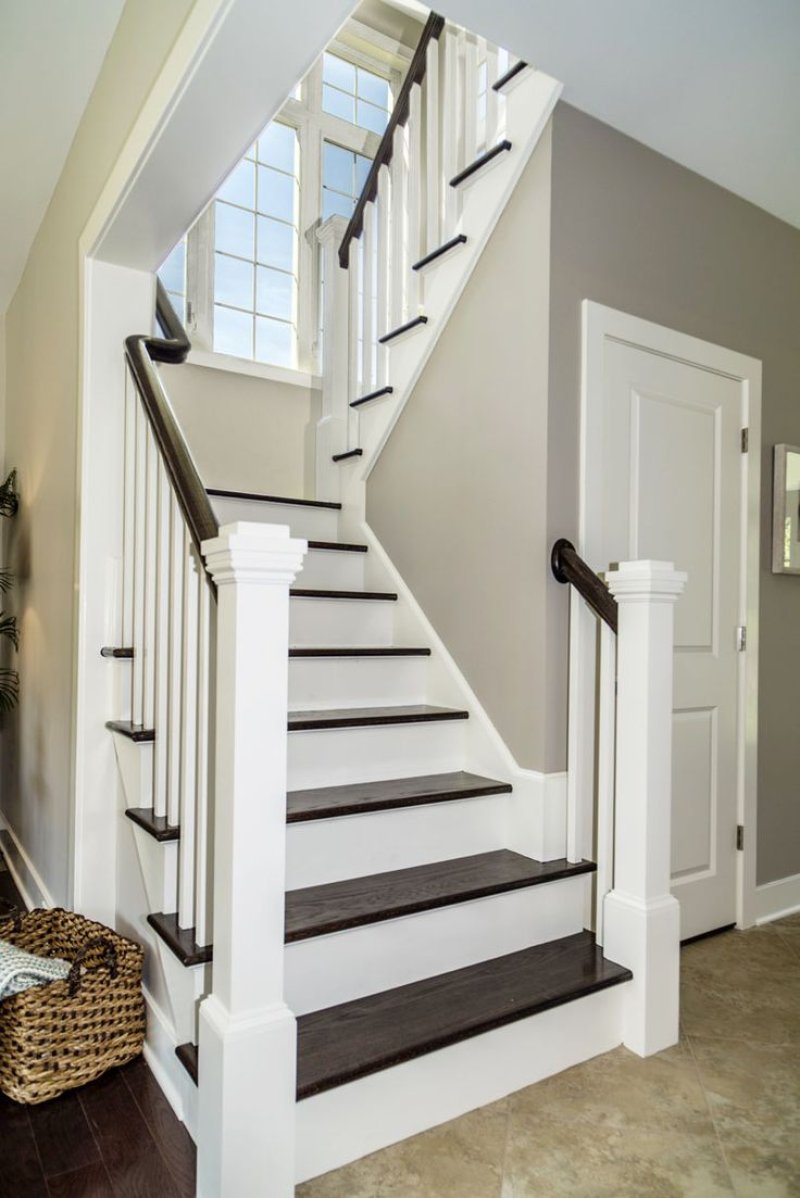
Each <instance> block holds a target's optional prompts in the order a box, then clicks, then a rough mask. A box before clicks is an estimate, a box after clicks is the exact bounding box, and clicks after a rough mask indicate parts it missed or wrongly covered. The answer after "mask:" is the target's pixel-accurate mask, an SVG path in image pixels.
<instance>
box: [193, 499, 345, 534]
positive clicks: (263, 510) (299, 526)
mask: <svg viewBox="0 0 800 1198" xmlns="http://www.w3.org/2000/svg"><path fill="white" fill-rule="evenodd" d="M211 506H212V507H213V509H214V511H215V513H216V515H217V519H218V520H219V522H220V524H235V523H236V522H237V521H239V520H245V521H248V522H253V523H255V524H288V525H289V528H290V529H291V531H292V536H293V537H305V538H306V539H307V540H314V541H336V540H338V536H337V530H338V526H339V512H338V510H337V509H336V508H325V507H303V506H302V505H301V504H294V503H265V502H264V500H263V499H230V498H228V497H227V496H223V495H212V496H211Z"/></svg>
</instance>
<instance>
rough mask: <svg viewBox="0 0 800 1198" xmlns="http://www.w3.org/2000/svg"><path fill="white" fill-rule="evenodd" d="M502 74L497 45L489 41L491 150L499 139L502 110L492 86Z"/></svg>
mask: <svg viewBox="0 0 800 1198" xmlns="http://www.w3.org/2000/svg"><path fill="white" fill-rule="evenodd" d="M499 77H500V74H499V70H498V52H497V46H493V45H492V44H491V43H489V44H488V45H487V46H486V139H485V144H486V149H487V150H490V149H491V148H492V146H493V145H494V144H495V143H496V142H497V140H498V119H499V112H500V97H499V96H498V94H497V92H496V91H495V90H494V88H493V87H492V84H493V83H496V82H497V80H498V79H499Z"/></svg>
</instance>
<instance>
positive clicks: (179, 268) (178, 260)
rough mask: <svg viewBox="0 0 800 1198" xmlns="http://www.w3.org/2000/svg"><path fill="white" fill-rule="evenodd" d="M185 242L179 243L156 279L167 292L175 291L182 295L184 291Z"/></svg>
mask: <svg viewBox="0 0 800 1198" xmlns="http://www.w3.org/2000/svg"><path fill="white" fill-rule="evenodd" d="M185 270H186V242H185V241H179V242H178V244H177V245H176V246H175V249H174V250H173V251H172V252H171V254H170V255H169V257H168V258H167V260H166V261H165V262H164V263H163V265H162V266H161V269H160V270H159V272H158V277H159V279H160V280H161V282H162V283H163V284H164V286H165V287H166V289H167V291H177V292H179V293H181V294H183V292H184V290H185V284H184V279H185Z"/></svg>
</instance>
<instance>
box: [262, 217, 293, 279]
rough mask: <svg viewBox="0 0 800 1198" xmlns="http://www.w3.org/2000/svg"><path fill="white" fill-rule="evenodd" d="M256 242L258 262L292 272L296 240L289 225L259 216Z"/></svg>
mask: <svg viewBox="0 0 800 1198" xmlns="http://www.w3.org/2000/svg"><path fill="white" fill-rule="evenodd" d="M256 241H257V251H258V253H257V258H258V261H259V262H265V263H266V264H267V266H277V267H278V268H279V269H280V270H289V271H294V269H295V252H296V248H295V247H296V238H295V231H294V229H293V227H292V226H291V225H284V224H281V222H280V221H277V220H270V218H269V217H268V216H259V217H258V219H257V230H256Z"/></svg>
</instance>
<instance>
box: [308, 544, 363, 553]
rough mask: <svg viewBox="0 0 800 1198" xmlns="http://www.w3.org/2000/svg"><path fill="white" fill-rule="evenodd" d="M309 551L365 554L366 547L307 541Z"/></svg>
mask: <svg viewBox="0 0 800 1198" xmlns="http://www.w3.org/2000/svg"><path fill="white" fill-rule="evenodd" d="M308 547H309V549H326V550H330V551H331V552H332V553H366V552H367V546H366V545H352V544H350V542H349V541H309V542H308Z"/></svg>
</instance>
